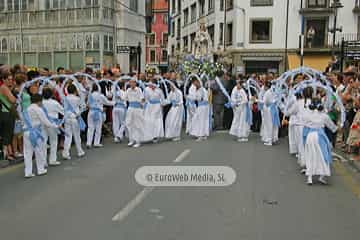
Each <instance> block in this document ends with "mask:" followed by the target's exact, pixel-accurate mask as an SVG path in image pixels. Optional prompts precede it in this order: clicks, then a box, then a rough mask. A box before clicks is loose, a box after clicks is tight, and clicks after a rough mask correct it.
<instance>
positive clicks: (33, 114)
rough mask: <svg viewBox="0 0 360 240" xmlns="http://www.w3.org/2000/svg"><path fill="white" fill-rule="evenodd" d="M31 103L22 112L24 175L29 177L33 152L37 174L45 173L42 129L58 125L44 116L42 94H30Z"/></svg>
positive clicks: (31, 171) (30, 175)
mask: <svg viewBox="0 0 360 240" xmlns="http://www.w3.org/2000/svg"><path fill="white" fill-rule="evenodd" d="M31 102H32V104H31V105H30V106H29V107H28V108H27V110H25V111H24V113H23V119H24V122H25V132H24V136H23V139H24V163H25V177H26V178H31V177H34V176H35V175H34V174H33V161H32V159H33V154H34V153H35V161H36V166H37V173H38V175H45V174H46V173H47V170H46V169H45V164H46V159H45V156H44V145H45V144H46V142H45V141H44V138H43V133H42V130H43V128H44V127H47V128H58V127H59V126H58V125H56V124H54V123H51V122H50V121H49V119H48V118H47V117H46V115H45V112H44V110H43V109H42V108H41V103H42V96H41V95H39V94H34V95H33V96H31Z"/></svg>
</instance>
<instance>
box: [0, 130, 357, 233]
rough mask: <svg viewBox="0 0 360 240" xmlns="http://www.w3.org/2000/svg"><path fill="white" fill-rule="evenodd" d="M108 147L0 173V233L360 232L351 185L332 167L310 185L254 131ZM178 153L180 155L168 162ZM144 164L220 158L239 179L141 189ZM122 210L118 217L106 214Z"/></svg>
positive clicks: (281, 150) (283, 150) (282, 148)
mask: <svg viewBox="0 0 360 240" xmlns="http://www.w3.org/2000/svg"><path fill="white" fill-rule="evenodd" d="M105 144H106V145H105V148H103V149H94V150H90V151H88V152H87V157H86V158H84V159H73V160H71V161H66V162H64V163H63V165H62V166H60V167H57V168H51V169H50V171H49V174H48V175H47V176H45V177H35V178H33V179H31V180H25V179H24V178H23V169H22V167H21V166H19V167H15V168H11V169H7V170H2V171H0V239H4V240H5V239H6V240H22V239H24V240H25V239H26V240H35V239H41V240H48V239H49V240H64V239H67V240H108V239H109V240H112V239H116V240H119V239H120V240H143V239H148V240H187V239H189V240H219V239H224V240H232V239H237V240H263V239H264V240H265V239H266V240H282V239H284V240H285V239H286V240H304V239H306V240H339V239H342V240H354V239H359V238H360V199H359V198H358V196H357V195H356V194H355V193H354V191H355V190H356V189H358V187H357V186H356V185H355V184H354V183H353V182H352V181H351V179H350V177H349V176H347V173H346V172H344V171H342V172H341V173H340V174H339V173H338V172H337V171H335V175H334V176H333V177H332V178H331V185H330V186H320V185H314V186H312V187H309V186H307V185H306V184H305V179H304V177H303V176H301V175H300V174H299V173H298V168H297V165H296V162H295V159H293V158H292V157H290V156H289V155H288V148H287V143H286V141H285V140H282V143H281V144H280V145H277V146H273V147H266V146H263V145H262V144H261V143H260V142H259V137H258V136H252V137H251V139H250V142H248V143H237V142H235V141H233V139H232V138H231V137H230V136H228V134H226V133H216V134H215V135H214V136H212V137H211V138H210V139H209V140H208V141H206V142H201V143H197V142H195V141H194V140H191V139H189V138H186V139H185V140H183V141H181V142H177V143H173V142H165V143H161V144H157V145H145V146H143V147H142V148H140V149H131V148H127V147H126V146H125V145H124V144H123V145H115V144H113V143H110V142H106V143H105ZM185 150H187V151H188V154H187V155H186V157H185V158H184V159H182V162H180V163H174V162H173V161H174V160H175V159H176V158H177V157H178V156H179V154H181V153H183V152H184V151H185ZM143 165H184V166H185V165H190V166H191V165H196V166H208V165H210V166H213V165H224V166H230V167H232V168H233V169H234V170H235V171H236V173H237V179H236V182H235V184H233V185H232V186H230V187H199V188H191V187H176V188H170V187H165V188H159V187H156V188H150V189H149V188H145V191H144V187H142V186H139V185H138V184H137V183H136V182H135V180H134V173H135V171H136V169H138V168H139V167H141V166H143ZM349 179H350V180H349ZM134 203H135V204H134ZM129 206H130V207H129ZM123 210H125V211H127V212H126V214H125V215H124V216H123V218H121V220H119V221H113V217H114V216H115V215H116V214H117V213H119V212H121V211H123Z"/></svg>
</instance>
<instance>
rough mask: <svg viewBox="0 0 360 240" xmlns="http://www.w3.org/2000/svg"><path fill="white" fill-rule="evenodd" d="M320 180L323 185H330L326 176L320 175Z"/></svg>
mask: <svg viewBox="0 0 360 240" xmlns="http://www.w3.org/2000/svg"><path fill="white" fill-rule="evenodd" d="M319 182H320V183H321V184H323V185H328V182H327V181H326V179H325V177H324V176H320V177H319Z"/></svg>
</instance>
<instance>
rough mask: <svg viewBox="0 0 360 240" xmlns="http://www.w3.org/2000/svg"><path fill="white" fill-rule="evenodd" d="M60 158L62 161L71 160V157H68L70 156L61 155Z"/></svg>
mask: <svg viewBox="0 0 360 240" xmlns="http://www.w3.org/2000/svg"><path fill="white" fill-rule="evenodd" d="M62 158H63V159H64V160H71V157H70V155H64V154H63V155H62Z"/></svg>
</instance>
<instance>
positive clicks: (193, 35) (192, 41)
mask: <svg viewBox="0 0 360 240" xmlns="http://www.w3.org/2000/svg"><path fill="white" fill-rule="evenodd" d="M195 37H196V33H192V34H191V35H190V39H191V49H192V48H193V46H194V40H195Z"/></svg>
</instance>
